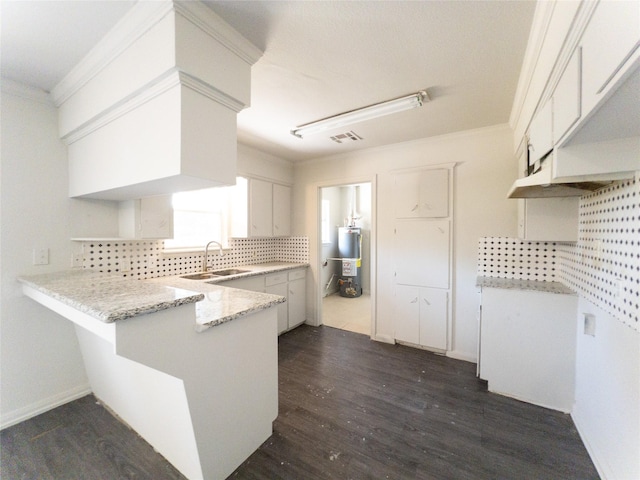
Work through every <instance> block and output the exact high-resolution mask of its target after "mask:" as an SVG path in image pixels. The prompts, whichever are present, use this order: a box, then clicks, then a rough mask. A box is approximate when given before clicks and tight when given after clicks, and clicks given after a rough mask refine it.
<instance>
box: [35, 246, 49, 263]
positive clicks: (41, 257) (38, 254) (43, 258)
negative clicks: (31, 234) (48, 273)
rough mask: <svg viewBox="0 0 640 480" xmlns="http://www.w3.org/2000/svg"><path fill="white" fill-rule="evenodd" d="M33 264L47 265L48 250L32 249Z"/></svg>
mask: <svg viewBox="0 0 640 480" xmlns="http://www.w3.org/2000/svg"><path fill="white" fill-rule="evenodd" d="M33 264H34V265H49V249H48V248H34V249H33Z"/></svg>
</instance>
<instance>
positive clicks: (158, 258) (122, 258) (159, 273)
mask: <svg viewBox="0 0 640 480" xmlns="http://www.w3.org/2000/svg"><path fill="white" fill-rule="evenodd" d="M214 247H215V246H214ZM230 250H231V251H228V250H227V251H225V254H224V256H223V257H220V256H219V255H218V249H217V248H212V249H210V251H209V267H210V268H211V269H214V270H217V269H223V268H230V267H238V266H241V265H250V264H257V263H267V262H275V261H282V262H293V263H308V262H309V240H308V238H307V237H283V238H251V239H232V240H230ZM82 253H83V268H87V269H91V270H97V271H100V272H105V273H117V272H121V273H122V275H123V276H124V277H133V278H138V279H145V278H155V277H164V276H169V275H185V274H189V273H195V272H199V271H200V270H202V260H203V257H204V253H203V252H191V253H164V252H163V242H162V241H161V240H132V241H110V240H105V241H85V242H83V243H82Z"/></svg>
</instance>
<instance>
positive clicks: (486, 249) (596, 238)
mask: <svg viewBox="0 0 640 480" xmlns="http://www.w3.org/2000/svg"><path fill="white" fill-rule="evenodd" d="M478 275H481V276H488V277H499V278H515V279H526V280H540V281H559V282H562V283H563V284H565V285H566V286H568V287H570V288H571V289H573V290H574V291H576V292H577V293H579V294H580V295H582V296H583V297H585V298H587V299H588V300H589V301H591V302H592V303H594V304H595V305H597V306H598V307H600V308H602V309H603V310H604V311H606V312H608V313H609V314H611V315H612V316H614V317H615V318H617V319H619V320H620V321H622V322H623V323H624V324H626V325H628V326H630V327H631V328H633V329H634V330H637V331H640V319H639V317H640V309H639V307H638V305H639V304H640V182H639V181H638V180H636V179H632V180H625V181H621V182H616V183H613V184H612V185H610V186H608V187H606V188H603V189H600V190H598V191H597V192H594V193H592V194H589V195H585V196H583V197H582V198H581V199H580V209H579V225H578V241H577V242H576V243H558V242H530V241H526V240H520V239H516V238H505V237H484V238H480V239H479V242H478Z"/></svg>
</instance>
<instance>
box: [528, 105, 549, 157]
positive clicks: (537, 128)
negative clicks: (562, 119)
mask: <svg viewBox="0 0 640 480" xmlns="http://www.w3.org/2000/svg"><path fill="white" fill-rule="evenodd" d="M552 149H553V99H550V100H549V101H547V103H546V104H545V105H544V107H542V109H541V110H540V111H539V112H538V114H537V115H536V116H535V117H533V120H531V126H530V127H529V164H530V165H533V164H535V162H537V161H538V160H540V159H541V158H543V157H544V156H545V155H547V154H548V153H549V152H550V151H551V150H552Z"/></svg>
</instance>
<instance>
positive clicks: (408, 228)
mask: <svg viewBox="0 0 640 480" xmlns="http://www.w3.org/2000/svg"><path fill="white" fill-rule="evenodd" d="M449 230H450V229H449V220H427V219H407V220H397V221H396V227H395V249H394V251H395V256H396V264H395V272H396V278H395V283H396V284H403V285H418V286H421V287H432V288H449V235H450V233H449Z"/></svg>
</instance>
